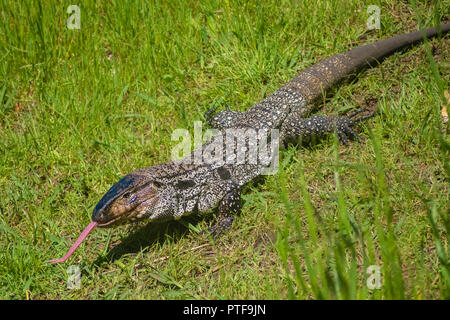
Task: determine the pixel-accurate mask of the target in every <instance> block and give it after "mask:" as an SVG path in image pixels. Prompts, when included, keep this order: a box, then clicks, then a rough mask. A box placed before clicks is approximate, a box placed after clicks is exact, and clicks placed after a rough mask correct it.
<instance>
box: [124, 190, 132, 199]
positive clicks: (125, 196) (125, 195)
mask: <svg viewBox="0 0 450 320" xmlns="http://www.w3.org/2000/svg"><path fill="white" fill-rule="evenodd" d="M130 195H131V193H130V192H126V193H124V194H123V196H122V197H124V198H125V199H128V198H129V197H130Z"/></svg>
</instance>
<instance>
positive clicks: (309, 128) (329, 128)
mask: <svg viewBox="0 0 450 320" xmlns="http://www.w3.org/2000/svg"><path fill="white" fill-rule="evenodd" d="M363 111H365V110H364V109H360V110H357V111H355V112H353V113H351V114H349V115H348V116H342V117H334V116H312V117H309V118H301V117H300V116H298V115H297V114H295V113H294V114H292V115H290V116H288V117H287V118H286V119H285V121H284V122H283V124H282V126H281V133H280V140H281V141H282V142H286V141H289V140H291V139H297V138H299V137H301V138H309V137H312V136H317V135H322V134H324V133H330V132H334V131H336V133H337V135H338V137H339V140H340V141H341V142H342V143H343V144H347V138H348V137H350V138H353V139H359V136H358V135H357V134H356V133H355V132H354V131H353V130H352V126H354V125H355V124H357V123H359V122H361V121H363V120H365V119H368V118H370V117H373V116H374V115H375V112H374V113H370V114H368V115H364V116H361V117H359V118H356V119H351V118H352V117H354V116H355V115H357V114H359V113H361V112H363Z"/></svg>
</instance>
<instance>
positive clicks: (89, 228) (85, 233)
mask: <svg viewBox="0 0 450 320" xmlns="http://www.w3.org/2000/svg"><path fill="white" fill-rule="evenodd" d="M97 225H98V222H95V221H92V222H91V223H89V224H88V226H87V227H86V228H85V229H84V230H83V232H82V233H81V234H80V236H79V237H78V239H77V241H75V243H74V244H73V246H72V247H71V248H70V249H69V251H67V253H66V255H65V256H64V257H62V258H59V259H52V260H48V261H47V262H48V263H52V264H53V263H60V262H64V261H66V260H67V259H69V257H70V256H71V255H72V254H73V253H74V252H75V250H77V248H78V246H79V245H80V244H81V243H82V242H83V240H84V239H86V237H87V236H88V234H89V233H91V231H92V229H94V228H95V227H96V226H97Z"/></svg>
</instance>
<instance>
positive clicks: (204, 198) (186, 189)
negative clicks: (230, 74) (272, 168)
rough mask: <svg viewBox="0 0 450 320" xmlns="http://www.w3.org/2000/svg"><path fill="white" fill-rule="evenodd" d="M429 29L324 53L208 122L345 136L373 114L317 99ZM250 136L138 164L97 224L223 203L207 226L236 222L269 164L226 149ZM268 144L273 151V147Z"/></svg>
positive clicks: (103, 204)
mask: <svg viewBox="0 0 450 320" xmlns="http://www.w3.org/2000/svg"><path fill="white" fill-rule="evenodd" d="M449 29H450V24H444V25H442V26H441V32H442V33H443V34H444V33H446V32H448V30H449ZM424 35H425V36H427V37H432V36H434V35H436V30H435V28H429V29H426V30H423V31H415V32H411V33H409V34H406V35H400V36H395V37H391V38H388V39H385V40H381V41H377V42H375V43H373V44H368V45H365V46H361V47H357V48H355V49H352V50H350V51H348V52H346V53H342V54H338V55H335V56H332V57H329V58H326V59H324V60H322V61H320V62H318V63H316V64H315V65H313V66H311V67H310V68H308V69H306V70H305V71H303V72H301V73H300V74H299V75H298V76H297V77H295V78H294V79H292V80H291V81H290V82H288V83H287V84H286V85H285V86H283V87H282V88H280V89H279V90H277V91H275V92H274V93H273V94H271V95H269V96H268V97H267V98H265V99H264V100H262V101H261V102H259V103H258V104H256V105H254V106H253V107H251V108H250V109H248V110H247V111H245V112H236V111H230V110H228V108H227V110H225V111H222V112H219V113H218V114H217V115H215V116H213V117H211V113H212V112H211V111H210V112H208V113H209V114H208V118H209V119H208V122H209V124H210V126H211V127H213V128H216V129H219V130H220V135H222V137H224V136H225V135H226V130H227V129H235V130H237V129H241V132H240V133H239V134H245V133H248V132H249V131H246V130H248V129H254V130H255V131H256V132H262V131H264V132H267V133H268V136H270V130H271V129H278V130H280V131H279V132H280V143H284V142H286V141H287V140H289V139H292V138H298V137H302V138H305V137H309V136H311V135H320V134H323V133H326V132H333V131H335V130H336V131H337V134H338V136H339V138H340V140H341V141H342V142H344V143H346V141H347V137H352V138H354V137H357V135H356V134H355V133H354V132H353V131H352V129H351V126H352V125H354V124H355V123H357V122H359V121H361V120H363V119H366V118H368V117H370V116H371V115H366V116H363V117H361V118H359V119H354V120H351V119H350V117H327V116H312V117H309V118H307V116H308V115H309V114H310V113H311V112H312V110H313V108H314V105H315V102H316V101H317V100H319V99H320V98H321V97H322V96H323V94H324V92H326V91H327V90H328V89H329V88H330V87H331V86H333V85H335V84H336V83H338V82H339V81H341V80H342V79H344V78H345V77H347V76H349V75H351V74H354V73H355V72H357V71H358V70H360V69H361V68H363V67H366V66H372V65H375V64H376V63H378V62H379V61H381V60H382V59H383V58H384V57H386V56H388V55H389V54H391V53H393V52H395V51H396V50H399V49H400V48H403V47H405V46H408V45H411V44H414V43H416V42H419V41H421V40H422V39H423V36H424ZM239 134H238V136H239ZM215 137H216V136H215ZM223 140H225V139H223ZM260 142H261V140H260V139H257V140H256V143H260ZM252 143H255V141H251V139H250V140H249V139H246V140H245V143H243V144H241V145H240V146H239V145H238V144H237V142H236V143H233V147H232V148H231V150H226V145H225V141H222V140H220V139H215V138H214V137H213V138H212V139H211V140H210V141H209V142H207V143H205V144H204V145H203V146H202V147H201V148H200V149H199V150H194V152H193V153H192V154H191V155H189V156H188V157H186V158H184V159H182V160H177V161H171V162H167V163H163V164H159V165H156V166H152V167H148V168H143V169H138V170H135V171H133V172H131V173H130V174H128V175H126V176H125V177H124V178H123V179H122V180H120V181H119V182H117V184H115V185H114V186H113V187H112V188H111V189H110V190H109V191H108V192H107V193H106V194H105V195H104V197H103V198H102V199H101V200H100V202H99V203H98V204H97V206H96V207H95V209H94V212H93V214H92V220H93V221H96V222H98V223H99V225H100V226H112V225H117V224H121V223H128V222H131V221H135V220H138V219H147V220H151V221H163V220H168V219H178V218H180V217H182V216H184V215H187V214H189V213H191V212H193V211H195V210H198V211H200V212H204V211H207V210H210V209H212V208H214V207H216V206H218V211H219V215H218V221H217V224H216V225H215V226H213V227H212V228H211V229H210V231H211V232H212V233H213V236H215V235H217V234H219V233H220V232H222V231H224V230H226V229H228V228H229V227H230V226H231V222H232V221H233V215H234V214H235V213H237V212H238V211H239V207H240V205H239V202H240V189H241V187H242V186H243V185H244V184H246V183H247V182H249V181H250V180H252V179H254V178H255V177H256V176H258V175H260V174H261V172H262V170H263V169H264V168H265V167H266V166H265V165H266V164H267V163H264V164H262V163H256V164H255V163H250V161H249V157H250V155H249V153H248V152H247V153H245V154H246V155H245V161H244V163H240V164H237V163H236V162H234V163H232V162H231V163H230V161H228V162H227V161H226V159H227V157H228V156H233V155H234V156H236V155H237V154H238V153H239V152H243V150H244V149H242V148H247V150H248V149H250V148H251V144H252ZM228 146H229V145H228ZM211 150H216V151H217V150H222V151H223V157H221V156H218V157H214V154H213V155H211V154H210V155H209V156H205V157H204V158H203V161H198V163H195V161H194V162H193V161H192V159H193V158H194V157H195V154H196V152H200V151H201V152H202V154H205V153H206V154H208V151H211ZM268 150H269V151H272V150H271V149H270V146H269V147H268ZM216 154H217V152H216ZM271 160H272V159H271V158H270V159H269V160H268V161H269V162H270V161H271Z"/></svg>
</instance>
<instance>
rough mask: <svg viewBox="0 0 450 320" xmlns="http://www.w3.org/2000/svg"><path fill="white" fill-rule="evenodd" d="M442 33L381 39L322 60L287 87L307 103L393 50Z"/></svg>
mask: <svg viewBox="0 0 450 320" xmlns="http://www.w3.org/2000/svg"><path fill="white" fill-rule="evenodd" d="M440 29H441V30H440V31H441V34H445V33H447V32H448V31H449V30H450V23H447V24H442V25H441V26H440ZM437 34H438V30H437V28H436V27H432V28H428V29H425V30H418V31H413V32H410V33H408V34H404V35H398V36H394V37H391V38H388V39H384V40H379V41H377V42H374V43H372V44H367V45H364V46H361V47H357V48H354V49H351V50H350V51H347V52H345V53H341V54H337V55H334V56H332V57H329V58H326V59H323V60H321V61H320V62H318V63H316V64H314V65H313V66H311V67H309V68H308V69H306V70H304V71H302V72H301V73H300V74H299V75H298V76H297V77H295V78H294V79H292V80H291V81H290V82H288V83H287V84H286V85H285V86H284V87H285V88H289V89H291V90H294V91H296V92H297V93H299V94H300V95H301V96H302V97H303V99H304V100H305V102H306V103H307V104H310V103H312V102H313V101H315V100H317V99H319V98H321V97H322V96H323V93H324V92H326V91H327V89H329V88H330V87H331V86H333V85H334V84H336V83H338V82H339V81H341V80H342V79H343V78H345V77H346V76H348V75H350V74H353V73H355V72H356V71H358V70H359V69H361V68H363V67H366V66H370V67H372V66H374V65H376V64H378V62H380V61H382V59H383V58H385V57H387V56H389V55H390V54H392V53H393V52H395V51H397V50H399V49H401V48H403V47H406V46H409V45H412V44H414V43H417V42H420V41H422V40H423V39H424V37H427V38H431V37H434V36H436V35H437Z"/></svg>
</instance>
